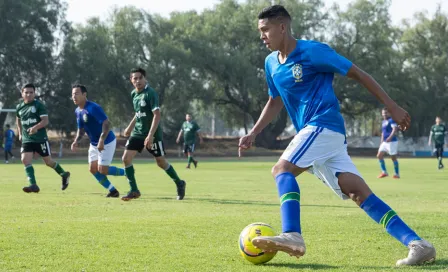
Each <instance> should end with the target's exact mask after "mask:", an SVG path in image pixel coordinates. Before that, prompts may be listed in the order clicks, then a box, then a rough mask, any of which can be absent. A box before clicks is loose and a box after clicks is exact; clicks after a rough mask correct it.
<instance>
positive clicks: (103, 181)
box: [93, 172, 115, 191]
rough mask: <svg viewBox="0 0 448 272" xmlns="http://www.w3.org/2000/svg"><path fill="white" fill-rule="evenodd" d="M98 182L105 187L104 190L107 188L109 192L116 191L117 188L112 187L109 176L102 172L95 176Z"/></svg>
mask: <svg viewBox="0 0 448 272" xmlns="http://www.w3.org/2000/svg"><path fill="white" fill-rule="evenodd" d="M93 176H94V177H95V178H96V180H97V181H98V182H99V183H100V184H101V186H103V187H104V188H106V189H107V190H109V191H113V190H115V187H114V186H113V185H112V183H110V181H109V180H108V179H107V176H105V175H103V174H101V173H100V172H96V173H95V174H94V175H93Z"/></svg>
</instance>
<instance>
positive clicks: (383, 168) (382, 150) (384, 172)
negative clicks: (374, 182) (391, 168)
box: [376, 142, 389, 178]
mask: <svg viewBox="0 0 448 272" xmlns="http://www.w3.org/2000/svg"><path fill="white" fill-rule="evenodd" d="M386 145H387V143H385V142H382V143H381V145H380V148H379V149H378V154H377V155H376V157H377V158H378V162H379V163H380V167H381V174H380V175H379V176H378V178H385V177H387V176H389V174H388V173H387V170H386V163H385V162H384V154H386V152H387V147H386Z"/></svg>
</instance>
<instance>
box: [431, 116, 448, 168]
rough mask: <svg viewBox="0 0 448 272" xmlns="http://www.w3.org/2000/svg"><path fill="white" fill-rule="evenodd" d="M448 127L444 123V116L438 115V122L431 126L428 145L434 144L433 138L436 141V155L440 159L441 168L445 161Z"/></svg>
mask: <svg viewBox="0 0 448 272" xmlns="http://www.w3.org/2000/svg"><path fill="white" fill-rule="evenodd" d="M446 133H447V131H446V127H445V125H443V124H442V118H440V117H439V116H437V117H436V124H435V125H433V126H432V127H431V132H430V133H429V140H428V145H429V146H432V140H433V141H434V147H435V149H436V157H437V160H438V161H439V166H438V167H439V169H442V168H443V167H444V166H443V163H442V158H443V145H444V144H445V135H446Z"/></svg>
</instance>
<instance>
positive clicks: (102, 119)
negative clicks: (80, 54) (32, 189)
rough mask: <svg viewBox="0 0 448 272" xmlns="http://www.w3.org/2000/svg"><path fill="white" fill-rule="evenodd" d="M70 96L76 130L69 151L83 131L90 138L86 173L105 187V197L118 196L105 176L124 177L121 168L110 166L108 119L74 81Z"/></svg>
mask: <svg viewBox="0 0 448 272" xmlns="http://www.w3.org/2000/svg"><path fill="white" fill-rule="evenodd" d="M72 99H73V102H74V103H75V105H77V106H78V108H76V110H75V114H76V120H77V123H78V132H77V133H76V138H75V141H74V142H73V143H72V147H71V149H72V151H76V148H77V147H78V143H79V141H80V140H81V138H82V136H83V135H84V133H87V136H88V137H89V139H90V147H89V167H90V173H92V175H93V176H94V177H95V179H96V180H97V181H98V182H99V183H100V184H101V186H103V187H104V188H105V189H107V190H109V193H108V194H107V196H106V197H119V196H120V193H119V192H118V190H117V189H116V188H115V187H114V186H113V185H112V183H111V182H110V181H109V180H108V179H107V175H112V176H124V169H123V168H117V167H116V166H110V164H111V163H112V160H113V158H114V154H115V147H116V145H117V140H116V139H115V134H114V132H113V131H111V130H110V127H111V125H110V122H109V119H108V118H107V115H106V114H105V113H104V110H103V108H101V106H100V105H98V104H96V103H94V102H92V101H89V100H87V88H86V86H84V85H81V84H76V85H73V87H72Z"/></svg>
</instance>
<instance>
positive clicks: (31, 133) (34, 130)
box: [26, 127, 37, 135]
mask: <svg viewBox="0 0 448 272" xmlns="http://www.w3.org/2000/svg"><path fill="white" fill-rule="evenodd" d="M26 131H27V132H28V134H29V135H33V134H34V133H36V132H37V129H36V127H30V128H29V129H27V130H26Z"/></svg>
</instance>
